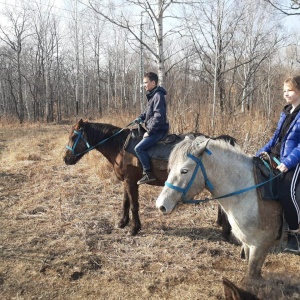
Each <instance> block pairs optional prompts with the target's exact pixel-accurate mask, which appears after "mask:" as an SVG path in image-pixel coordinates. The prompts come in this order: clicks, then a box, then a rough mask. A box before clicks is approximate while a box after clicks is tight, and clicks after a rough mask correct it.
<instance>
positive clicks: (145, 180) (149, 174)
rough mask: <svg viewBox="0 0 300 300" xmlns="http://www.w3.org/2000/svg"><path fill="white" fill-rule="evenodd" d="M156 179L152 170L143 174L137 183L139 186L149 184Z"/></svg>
mask: <svg viewBox="0 0 300 300" xmlns="http://www.w3.org/2000/svg"><path fill="white" fill-rule="evenodd" d="M155 180H156V178H155V176H154V174H153V172H152V171H151V170H146V171H144V172H143V177H142V178H141V179H140V180H139V181H138V182H137V184H144V183H149V182H151V181H155Z"/></svg>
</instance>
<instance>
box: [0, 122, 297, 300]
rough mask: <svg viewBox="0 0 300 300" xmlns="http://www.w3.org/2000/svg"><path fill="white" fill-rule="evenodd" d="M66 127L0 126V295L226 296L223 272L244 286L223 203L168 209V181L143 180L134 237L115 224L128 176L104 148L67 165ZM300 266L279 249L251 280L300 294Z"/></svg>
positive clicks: (279, 293) (287, 294)
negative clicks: (164, 196) (161, 199)
mask: <svg viewBox="0 0 300 300" xmlns="http://www.w3.org/2000/svg"><path fill="white" fill-rule="evenodd" d="M119 122H120V123H121V121H119ZM245 122H246V121H245ZM127 123H128V122H123V123H122V124H117V125H120V126H122V125H124V124H127ZM65 129H66V127H65V126H59V125H39V126H37V125H35V126H33V125H23V126H16V125H10V126H4V125H2V128H0V151H1V157H0V209H1V217H0V222H1V225H0V226H1V236H0V298H1V299H64V300H65V299H107V300H110V299H223V297H224V296H223V287H222V277H223V276H226V277H227V278H229V279H230V280H232V281H233V282H234V283H237V284H238V285H239V286H242V284H241V283H240V281H241V279H242V278H243V275H244V273H245V269H246V266H245V264H244V262H243V261H242V260H240V259H239V250H240V249H239V246H238V245H236V244H230V243H227V242H225V241H224V240H222V238H221V231H220V228H218V227H217V226H216V224H215V220H216V204H215V203H208V204H206V205H200V206H192V205H191V206H185V207H180V208H179V209H178V210H177V211H176V212H175V213H174V214H173V215H172V216H170V217H169V218H167V217H163V216H161V215H160V214H159V212H158V211H157V210H156V208H155V200H156V197H157V195H158V194H159V192H160V190H161V188H159V187H154V188H153V187H148V186H141V188H140V216H141V221H142V226H143V228H142V231H141V232H140V234H139V235H137V236H135V237H132V236H130V235H128V232H129V230H128V228H127V229H123V230H122V229H118V228H116V224H117V222H118V220H119V217H120V210H121V199H122V194H123V193H122V184H121V183H120V182H119V181H117V180H116V179H115V177H114V174H113V173H112V170H111V169H110V166H109V165H108V163H107V162H106V160H105V159H104V158H103V157H102V156H101V155H100V154H99V153H97V152H96V151H92V152H91V153H89V154H88V155H86V156H85V157H84V158H83V159H82V160H81V161H80V162H79V163H78V164H77V165H75V166H66V165H65V164H64V162H63V160H62V157H63V154H64V151H65V145H66V139H67V136H68V132H67V131H66V130H65ZM67 129H68V130H69V127H67ZM234 130H235V131H238V130H239V128H235V129H234ZM202 131H203V130H202ZM220 133H222V132H220ZM230 134H232V132H230ZM261 134H262V135H263V133H261ZM245 136H246V131H245V132H242V133H241V134H240V135H239V136H238V137H240V138H241V139H240V141H241V142H242V144H244V143H245V141H246V142H247V143H248V144H246V149H248V150H249V151H251V149H252V148H251V147H253V143H249V138H248V140H247V139H245V138H244V137H245ZM254 136H256V138H260V139H261V138H262V137H261V136H258V135H255V134H252V135H251V134H250V141H253V139H254V138H253V137H254ZM247 147H249V148H247ZM299 274H300V263H299V257H295V256H292V255H286V254H277V255H276V254H275V253H274V252H272V251H271V252H270V254H269V255H268V257H267V260H266V263H265V266H264V268H263V275H264V279H263V280H262V281H260V282H254V283H253V284H252V285H251V286H246V288H247V289H248V290H251V291H253V292H255V293H256V294H257V295H258V296H259V297H260V298H261V299H300V289H299Z"/></svg>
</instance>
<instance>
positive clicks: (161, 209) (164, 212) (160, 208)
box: [158, 205, 167, 215]
mask: <svg viewBox="0 0 300 300" xmlns="http://www.w3.org/2000/svg"><path fill="white" fill-rule="evenodd" d="M158 209H159V210H160V212H162V213H163V214H164V215H166V214H167V209H166V208H165V207H164V206H163V205H161V206H160V207H159V208H158Z"/></svg>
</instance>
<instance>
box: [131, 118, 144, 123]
mask: <svg viewBox="0 0 300 300" xmlns="http://www.w3.org/2000/svg"><path fill="white" fill-rule="evenodd" d="M133 122H134V123H135V124H141V123H143V120H142V119H141V118H136V119H135V120H134V121H133Z"/></svg>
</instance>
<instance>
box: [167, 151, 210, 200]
mask: <svg viewBox="0 0 300 300" xmlns="http://www.w3.org/2000/svg"><path fill="white" fill-rule="evenodd" d="M204 151H205V152H206V153H207V154H208V155H211V154H212V153H211V152H210V151H209V150H208V149H205V150H204ZM187 156H188V157H189V158H191V159H192V160H193V161H195V162H196V163H197V164H196V167H195V170H194V173H193V175H192V177H191V179H190V181H189V183H188V184H187V186H186V187H185V188H181V187H179V186H176V185H173V184H171V183H169V182H167V181H166V182H165V185H166V186H167V187H169V188H171V189H173V190H175V191H177V192H180V193H182V196H183V200H182V202H183V203H194V202H193V201H194V200H187V199H185V196H186V194H187V192H188V191H189V189H190V188H191V186H192V184H193V183H194V180H195V178H196V175H197V172H198V170H199V168H200V169H201V171H202V174H203V177H204V181H205V184H206V186H207V187H208V189H209V190H210V191H212V190H213V189H214V187H213V185H212V183H211V182H210V181H209V179H208V177H207V174H206V171H205V168H204V165H203V163H202V160H201V157H200V158H198V157H196V156H194V155H192V154H190V153H188V155H187Z"/></svg>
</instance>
